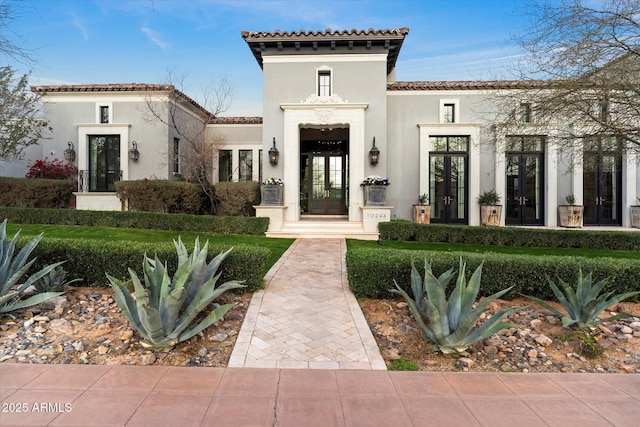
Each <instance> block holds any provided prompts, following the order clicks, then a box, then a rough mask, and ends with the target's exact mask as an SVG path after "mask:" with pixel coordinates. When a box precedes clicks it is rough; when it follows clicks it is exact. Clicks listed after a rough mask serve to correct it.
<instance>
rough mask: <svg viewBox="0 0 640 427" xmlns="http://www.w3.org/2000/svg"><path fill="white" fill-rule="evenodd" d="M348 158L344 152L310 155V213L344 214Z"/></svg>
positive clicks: (345, 210) (345, 211) (345, 209)
mask: <svg viewBox="0 0 640 427" xmlns="http://www.w3.org/2000/svg"><path fill="white" fill-rule="evenodd" d="M346 162H347V158H346V155H345V154H344V153H338V154H336V153H332V154H322V153H312V154H310V155H309V175H308V176H309V181H308V186H309V188H308V192H309V193H308V194H309V213H310V214H316V215H319V214H320V215H322V214H324V215H344V214H346V213H347V203H346V191H347V186H346V170H347V163H346Z"/></svg>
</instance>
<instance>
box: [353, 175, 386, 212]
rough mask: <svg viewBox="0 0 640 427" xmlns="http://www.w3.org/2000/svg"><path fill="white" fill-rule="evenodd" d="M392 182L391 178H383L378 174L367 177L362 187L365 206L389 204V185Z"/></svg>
mask: <svg viewBox="0 0 640 427" xmlns="http://www.w3.org/2000/svg"><path fill="white" fill-rule="evenodd" d="M389 184H391V182H390V181H389V178H382V177H380V176H377V175H370V176H368V177H366V178H365V179H364V180H363V181H362V182H361V183H360V187H362V189H363V190H364V204H365V206H386V204H387V186H389Z"/></svg>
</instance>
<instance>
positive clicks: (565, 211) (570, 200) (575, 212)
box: [558, 194, 584, 228]
mask: <svg viewBox="0 0 640 427" xmlns="http://www.w3.org/2000/svg"><path fill="white" fill-rule="evenodd" d="M564 199H565V200H566V201H567V204H566V205H560V206H558V216H559V217H560V227H567V228H580V227H582V214H583V213H584V206H582V205H576V197H575V196H574V195H573V194H567V196H566V197H565V198H564Z"/></svg>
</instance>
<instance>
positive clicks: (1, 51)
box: [0, 0, 34, 64]
mask: <svg viewBox="0 0 640 427" xmlns="http://www.w3.org/2000/svg"><path fill="white" fill-rule="evenodd" d="M23 6H24V5H23V4H22V3H18V2H17V1H13V0H2V1H0V29H2V31H0V58H2V56H3V55H6V56H7V57H9V58H12V59H13V60H15V61H18V62H21V63H25V64H32V63H33V62H34V60H33V56H32V54H33V52H32V51H31V50H29V49H26V48H24V47H22V46H20V45H19V44H18V42H17V41H15V38H16V37H18V36H17V34H15V33H14V32H13V31H11V28H10V27H11V25H10V24H11V22H12V21H14V20H15V19H16V18H17V17H18V16H20V9H21V8H22V7H23ZM12 35H13V38H12V37H11V36H12ZM2 62H4V61H2Z"/></svg>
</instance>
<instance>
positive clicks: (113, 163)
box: [89, 135, 121, 192]
mask: <svg viewBox="0 0 640 427" xmlns="http://www.w3.org/2000/svg"><path fill="white" fill-rule="evenodd" d="M120 178H121V171H120V135H89V191H97V192H100V191H105V192H108V191H116V188H115V183H116V181H119V180H120Z"/></svg>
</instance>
